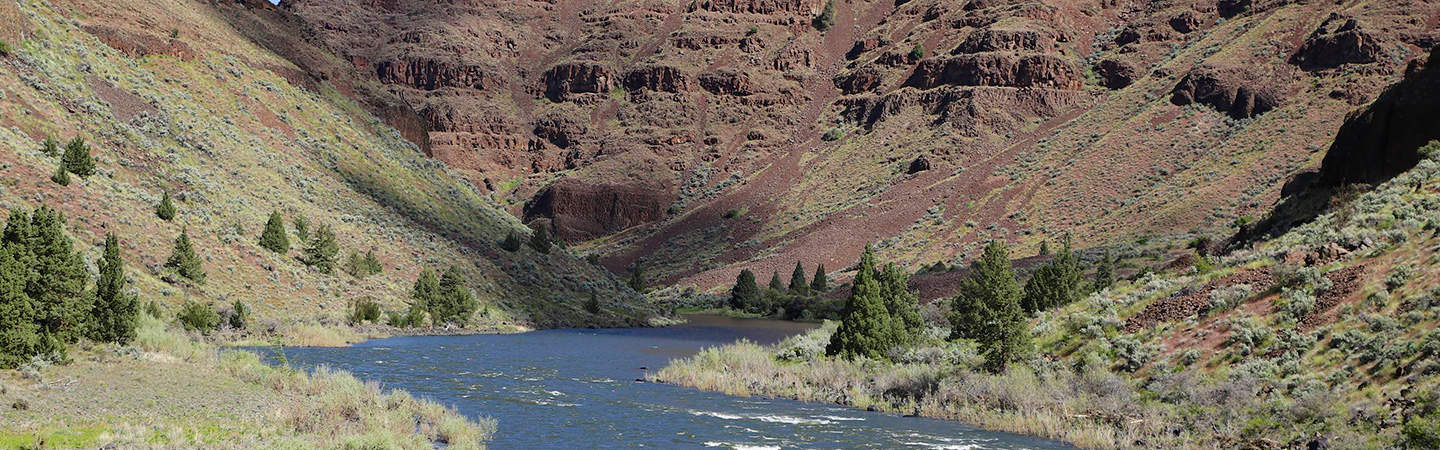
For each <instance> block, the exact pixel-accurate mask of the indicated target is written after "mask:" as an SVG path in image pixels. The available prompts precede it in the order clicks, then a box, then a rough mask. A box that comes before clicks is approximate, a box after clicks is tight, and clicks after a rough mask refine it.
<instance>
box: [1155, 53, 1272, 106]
mask: <svg viewBox="0 0 1440 450" xmlns="http://www.w3.org/2000/svg"><path fill="white" fill-rule="evenodd" d="M1172 94H1173V95H1172V96H1171V98H1170V102H1171V103H1174V104H1176V105H1179V106H1185V105H1189V104H1192V103H1199V104H1203V105H1206V106H1209V107H1211V108H1214V109H1215V110H1216V111H1220V112H1223V113H1226V114H1229V115H1230V117H1232V118H1236V119H1245V118H1250V117H1255V116H1258V115H1261V114H1264V113H1265V112H1267V111H1270V110H1272V109H1275V108H1276V107H1277V106H1280V103H1281V102H1282V101H1283V98H1282V96H1281V95H1280V94H1279V93H1278V92H1276V91H1275V90H1274V89H1273V88H1271V87H1269V86H1268V84H1267V83H1265V81H1264V80H1263V79H1262V78H1261V77H1260V76H1257V75H1255V74H1252V73H1250V72H1248V71H1246V70H1244V69H1241V68H1238V67H1217V66H1209V65H1206V66H1200V67H1196V68H1195V69H1194V70H1191V71H1190V73H1189V74H1187V75H1185V78H1183V79H1181V80H1180V83H1179V84H1177V85H1175V89H1174V90H1173V91H1172Z"/></svg>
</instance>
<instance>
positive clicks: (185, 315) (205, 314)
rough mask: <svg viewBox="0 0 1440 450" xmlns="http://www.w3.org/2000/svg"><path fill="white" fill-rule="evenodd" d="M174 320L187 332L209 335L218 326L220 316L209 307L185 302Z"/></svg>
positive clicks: (188, 301) (195, 302) (192, 301)
mask: <svg viewBox="0 0 1440 450" xmlns="http://www.w3.org/2000/svg"><path fill="white" fill-rule="evenodd" d="M175 319H176V320H178V321H180V325H181V326H184V327H185V329H187V330H193V331H199V332H201V333H209V332H210V331H212V330H214V329H215V327H217V326H219V325H220V315H219V314H216V313H215V310H214V309H213V308H211V307H210V305H207V304H204V303H200V302H197V301H194V300H186V301H185V306H183V307H181V308H180V312H179V313H176V315H175Z"/></svg>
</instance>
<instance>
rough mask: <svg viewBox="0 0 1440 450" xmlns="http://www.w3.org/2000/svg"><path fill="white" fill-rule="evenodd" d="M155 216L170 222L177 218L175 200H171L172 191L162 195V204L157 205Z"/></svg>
mask: <svg viewBox="0 0 1440 450" xmlns="http://www.w3.org/2000/svg"><path fill="white" fill-rule="evenodd" d="M155 217H159V218H160V220H164V221H166V222H169V221H171V220H174V219H175V202H173V201H171V200H170V191H165V194H164V195H163V196H161V197H160V204H159V205H156V206H155Z"/></svg>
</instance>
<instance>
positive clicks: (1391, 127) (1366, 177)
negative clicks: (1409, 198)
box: [1319, 47, 1440, 186]
mask: <svg viewBox="0 0 1440 450" xmlns="http://www.w3.org/2000/svg"><path fill="white" fill-rule="evenodd" d="M1437 51H1440V47H1437V48H1435V49H1432V50H1431V51H1430V56H1429V62H1428V63H1426V62H1422V61H1418V60H1417V61H1415V62H1413V63H1412V64H1411V66H1410V67H1409V68H1408V69H1407V70H1406V74H1405V79H1404V80H1402V81H1400V82H1399V83H1396V84H1395V85H1394V86H1391V87H1390V88H1388V89H1386V90H1385V92H1384V93H1382V94H1381V95H1380V97H1379V98H1377V99H1375V102H1373V103H1371V104H1370V105H1369V106H1367V107H1365V108H1363V109H1360V110H1358V111H1355V113H1354V114H1352V115H1351V116H1350V118H1349V119H1348V120H1346V121H1345V124H1344V125H1343V126H1341V127H1340V132H1339V134H1337V135H1336V136H1335V142H1334V143H1333V144H1331V146H1330V150H1329V152H1327V153H1326V154H1325V160H1324V161H1323V162H1322V163H1321V169H1320V180H1319V182H1320V183H1321V185H1325V186H1339V185H1342V184H1346V183H1378V182H1381V181H1385V180H1388V179H1390V178H1391V177H1393V176H1395V175H1397V174H1399V173H1401V172H1404V171H1406V170H1408V169H1410V168H1411V167H1415V164H1416V163H1418V162H1419V161H1420V156H1419V154H1418V153H1417V152H1416V150H1417V149H1418V148H1420V147H1421V146H1423V145H1425V144H1426V143H1427V142H1430V141H1432V140H1436V139H1440V64H1437V63H1436V61H1435V55H1436V52H1437Z"/></svg>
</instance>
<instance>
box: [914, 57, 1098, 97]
mask: <svg viewBox="0 0 1440 450" xmlns="http://www.w3.org/2000/svg"><path fill="white" fill-rule="evenodd" d="M1082 82H1083V81H1082V77H1081V74H1080V73H1079V71H1077V70H1075V67H1074V66H1071V65H1070V63H1068V62H1065V60H1062V59H1060V58H1057V57H1055V56H1051V55H1041V54H1035V55H1023V56H1019V55H1012V54H1008V53H985V54H978V55H960V56H950V57H940V58H931V59H926V60H924V61H921V62H920V64H919V65H918V66H916V67H915V72H914V74H912V75H911V76H910V78H909V79H908V80H906V81H905V85H906V86H913V87H916V88H920V89H931V88H935V87H939V86H945V85H954V86H1008V87H1048V88H1061V89H1078V88H1079V87H1080V85H1081V84H1082Z"/></svg>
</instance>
